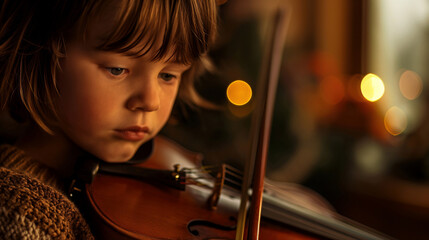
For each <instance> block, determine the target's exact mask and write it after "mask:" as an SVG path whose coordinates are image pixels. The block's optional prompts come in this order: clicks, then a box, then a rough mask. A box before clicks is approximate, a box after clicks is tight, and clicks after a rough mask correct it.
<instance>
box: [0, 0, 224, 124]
mask: <svg viewBox="0 0 429 240" xmlns="http://www.w3.org/2000/svg"><path fill="white" fill-rule="evenodd" d="M106 2H107V1H105V0H49V1H46V0H44V1H42V0H41V1H36V0H32V1H30V0H29V1H15V0H4V1H3V5H2V6H1V9H0V73H1V77H0V102H1V103H2V108H3V109H4V108H7V109H8V110H9V112H10V113H11V115H12V116H13V117H14V118H15V119H16V120H26V119H29V118H30V119H33V120H34V121H35V122H36V123H37V124H38V125H39V126H40V127H42V128H43V129H44V130H45V131H47V132H51V131H50V128H49V126H50V125H51V124H54V123H55V122H56V121H57V120H58V115H57V107H56V104H55V103H56V99H57V98H58V97H59V94H60V93H59V92H58V89H57V85H56V84H57V82H56V73H57V71H58V69H59V68H60V59H61V58H64V57H65V50H66V49H65V45H66V42H67V41H69V40H71V38H75V39H76V38H77V39H78V40H81V41H85V39H86V37H87V34H88V33H89V32H88V28H89V26H90V24H91V21H94V20H95V19H96V18H97V17H100V16H101V15H102V14H103V11H106V10H107V8H108V6H110V7H112V4H107V3H106ZM112 3H113V1H112ZM115 3H116V4H117V2H115ZM216 11H217V10H216V2H215V0H122V1H120V4H118V5H117V6H116V5H115V12H116V13H117V19H116V21H114V26H113V27H110V28H109V29H110V30H111V31H110V32H108V33H106V36H105V37H104V38H103V41H102V42H100V44H99V45H98V46H97V48H98V49H100V50H105V51H114V52H119V53H124V54H131V55H134V56H136V57H137V56H143V55H146V54H148V53H149V52H151V53H153V54H152V55H151V58H152V59H153V60H154V61H156V60H161V59H170V60H173V61H178V62H181V63H186V64H192V67H191V69H189V70H188V71H187V72H185V73H184V76H183V81H182V83H181V86H180V91H179V98H181V99H182V100H184V101H185V102H188V103H196V104H198V103H202V102H203V100H202V99H201V98H199V96H198V94H196V92H195V89H194V87H193V85H194V84H193V80H194V79H195V75H196V74H197V73H199V72H201V69H202V68H204V66H205V65H207V64H206V63H207V62H208V61H207V58H206V52H207V51H208V49H209V46H210V45H211V44H212V43H213V42H214V39H215V35H216V24H217V13H216ZM79 38H80V39H79ZM158 43H161V45H159V44H158ZM136 47H140V49H139V50H138V51H134V50H135V49H136ZM130 50H133V51H134V52H133V53H130ZM170 53H171V56H167V54H170Z"/></svg>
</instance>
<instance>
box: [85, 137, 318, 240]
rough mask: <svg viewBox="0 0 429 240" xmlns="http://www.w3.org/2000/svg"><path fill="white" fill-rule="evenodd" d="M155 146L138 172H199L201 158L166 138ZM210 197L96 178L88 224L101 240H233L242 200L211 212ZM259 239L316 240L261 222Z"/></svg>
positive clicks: (193, 190)
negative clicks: (183, 169)
mask: <svg viewBox="0 0 429 240" xmlns="http://www.w3.org/2000/svg"><path fill="white" fill-rule="evenodd" d="M154 141H155V143H154V151H153V153H152V155H151V156H150V157H149V159H147V160H146V161H145V162H143V163H141V164H139V165H138V166H135V167H145V168H154V169H171V168H173V167H172V166H173V165H174V164H180V166H181V167H186V168H195V167H200V165H201V160H202V156H201V155H200V154H195V153H192V152H189V151H187V150H185V149H183V148H182V147H180V146H178V145H177V144H175V143H173V142H171V141H169V140H167V139H165V138H162V137H156V138H155V140H154ZM210 194H211V191H210V190H209V189H206V188H204V187H200V186H193V185H191V186H186V189H185V191H181V190H178V189H175V188H171V187H168V186H165V185H163V184H158V183H156V182H148V181H140V180H136V179H132V178H127V177H123V176H115V175H107V174H97V175H96V176H95V178H94V180H93V181H92V183H91V184H88V185H87V187H86V195H87V198H88V200H89V203H90V204H91V206H92V209H93V210H92V213H93V214H92V216H91V217H90V219H91V220H90V221H91V222H92V223H93V225H94V226H93V231H94V233H95V235H96V236H97V237H98V238H100V239H235V225H236V217H237V213H238V204H239V197H238V196H225V195H222V197H221V199H220V200H219V203H218V205H217V207H216V208H215V209H213V208H210V207H208V204H207V200H208V198H209V196H210ZM260 238H261V239H273V240H275V239H295V240H299V239H308V240H310V239H317V238H314V237H312V236H309V235H305V234H302V233H298V232H296V231H293V230H288V229H287V228H285V227H284V226H283V225H282V224H279V223H273V222H270V221H262V223H261V232H260Z"/></svg>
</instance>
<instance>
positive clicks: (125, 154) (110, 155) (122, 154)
mask: <svg viewBox="0 0 429 240" xmlns="http://www.w3.org/2000/svg"><path fill="white" fill-rule="evenodd" d="M136 151H137V150H134V149H133V150H131V149H127V150H122V151H121V150H111V151H104V152H102V153H101V154H100V155H99V156H97V157H98V158H100V159H101V160H103V161H105V162H109V163H123V162H126V161H129V160H130V159H131V158H132V157H133V156H134V154H135V153H136Z"/></svg>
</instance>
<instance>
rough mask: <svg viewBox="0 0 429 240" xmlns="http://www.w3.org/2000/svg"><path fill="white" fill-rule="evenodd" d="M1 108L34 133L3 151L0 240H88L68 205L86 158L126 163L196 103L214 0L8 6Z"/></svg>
mask: <svg viewBox="0 0 429 240" xmlns="http://www.w3.org/2000/svg"><path fill="white" fill-rule="evenodd" d="M0 7H1V9H0V74H1V78H0V79H1V81H0V100H1V104H2V108H3V109H7V110H8V111H9V113H10V114H11V116H12V117H13V118H14V119H16V120H18V121H27V125H28V129H27V130H26V131H25V133H24V134H23V135H22V136H21V137H20V138H19V139H18V141H17V142H16V143H15V144H14V145H1V146H0V167H1V168H0V236H2V237H3V238H5V239H51V238H52V239H91V238H93V237H92V235H91V231H90V229H89V228H88V226H87V223H86V222H85V220H84V219H83V217H82V215H81V213H80V212H79V211H78V210H77V208H76V207H75V206H74V204H73V203H72V202H71V201H69V200H68V199H67V197H66V196H65V195H64V193H65V191H66V189H65V187H66V186H65V179H67V178H68V177H70V176H71V175H72V174H73V171H72V169H73V166H74V164H75V161H76V159H77V158H78V157H79V156H80V155H81V154H83V153H84V152H88V153H90V154H92V155H94V156H95V157H97V158H99V159H101V160H104V161H107V162H125V161H128V160H129V159H131V158H132V157H133V155H134V154H135V153H136V151H137V149H139V147H140V146H141V145H142V144H144V143H145V142H147V141H148V140H150V139H152V138H153V137H154V136H155V135H156V134H157V133H158V132H159V131H160V129H161V128H162V127H163V126H164V124H165V123H166V121H167V119H168V118H169V115H170V112H171V109H172V107H173V103H174V101H175V98H176V95H178V96H179V98H181V99H182V100H184V101H187V102H194V103H195V102H197V101H198V96H197V95H196V93H195V91H194V89H193V87H192V86H193V82H192V81H193V79H194V75H195V74H196V73H198V72H200V69H202V68H203V66H204V64H203V63H204V62H205V58H206V57H205V54H206V52H207V50H208V49H209V46H210V45H211V44H212V43H213V41H214V38H215V33H216V18H217V16H216V7H217V6H216V2H215V0H50V1H35V0H31V1H15V0H4V1H2V5H1V6H0Z"/></svg>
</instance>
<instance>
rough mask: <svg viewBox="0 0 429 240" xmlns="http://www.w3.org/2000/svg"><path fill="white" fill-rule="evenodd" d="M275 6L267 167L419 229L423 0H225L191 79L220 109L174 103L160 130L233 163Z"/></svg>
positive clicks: (240, 155) (428, 11) (427, 172)
mask: <svg viewBox="0 0 429 240" xmlns="http://www.w3.org/2000/svg"><path fill="white" fill-rule="evenodd" d="M279 7H285V8H286V10H287V13H288V17H289V19H288V20H289V21H288V26H287V37H286V41H285V43H284V44H285V45H284V46H285V48H284V52H283V63H282V68H281V72H280V79H279V85H278V90H277V95H276V104H275V108H274V116H273V124H272V132H271V140H270V147H269V155H268V164H267V172H266V176H267V178H269V179H271V180H276V181H281V182H288V183H298V184H301V185H304V186H306V187H309V188H311V189H312V190H314V191H316V192H317V193H319V194H320V195H321V196H323V197H324V198H326V199H327V200H328V201H329V202H330V203H331V204H332V205H333V207H334V208H335V209H336V210H337V211H338V212H339V213H340V214H342V215H344V216H346V217H348V218H351V219H354V220H356V221H358V222H361V223H363V224H365V225H367V226H370V227H372V228H374V229H377V230H379V231H381V232H384V233H386V234H388V235H390V236H392V237H394V238H397V239H427V237H428V236H429V228H427V225H428V223H429V139H428V138H429V121H428V120H429V119H428V118H429V114H428V103H429V98H428V91H429V89H428V87H427V84H428V77H429V76H428V74H429V72H428V68H427V67H426V63H427V62H426V61H428V58H429V48H428V46H427V44H426V43H427V42H429V1H427V0H395V1H391V0H282V1H274V0H265V1H260V0H229V1H228V2H227V3H226V4H224V5H222V6H221V7H220V10H221V18H220V19H221V26H220V39H219V42H218V44H217V46H216V47H215V48H213V49H212V51H211V53H210V55H211V57H212V59H213V62H214V65H215V67H216V69H215V70H214V71H212V72H210V73H208V74H205V75H203V76H202V77H201V79H199V81H198V82H197V88H198V90H199V92H200V94H201V95H202V96H203V97H205V98H206V99H208V100H210V101H212V102H213V103H216V104H217V105H218V106H220V110H219V109H218V110H205V109H196V108H192V107H188V106H184V105H181V104H178V107H177V108H176V109H179V110H178V111H177V112H176V113H175V114H174V118H173V119H172V120H171V121H170V125H169V126H167V127H166V128H165V129H164V134H165V135H168V136H169V137H171V138H173V139H175V140H177V141H178V142H180V143H182V144H183V145H185V146H186V147H187V148H189V149H191V150H194V151H198V152H202V153H203V154H204V156H205V163H206V164H211V163H218V162H227V163H229V164H231V165H233V166H235V167H237V168H242V167H243V165H244V163H245V162H246V161H247V160H248V155H249V138H250V136H249V133H250V125H251V118H252V117H251V116H252V113H253V111H254V109H255V103H256V102H257V101H258V100H255V98H254V93H255V92H256V91H257V89H255V88H257V83H258V81H261V79H260V71H261V66H262V65H263V55H264V51H265V47H266V45H267V42H266V40H267V34H269V31H268V30H267V29H268V26H269V24H270V22H269V19H270V17H271V16H272V15H273V13H274V11H275V10H276V9H277V8H279ZM237 80H240V81H237ZM252 94H253V95H252Z"/></svg>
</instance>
